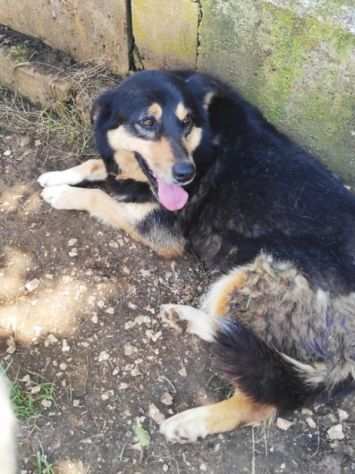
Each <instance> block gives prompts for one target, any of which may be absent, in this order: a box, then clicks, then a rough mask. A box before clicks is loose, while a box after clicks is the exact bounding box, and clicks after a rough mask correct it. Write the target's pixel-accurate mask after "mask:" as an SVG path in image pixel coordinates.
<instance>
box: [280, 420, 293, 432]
mask: <svg viewBox="0 0 355 474" xmlns="http://www.w3.org/2000/svg"><path fill="white" fill-rule="evenodd" d="M292 425H293V423H292V421H289V420H286V419H285V418H280V417H279V418H278V419H277V420H276V426H277V427H278V429H279V430H282V431H287V430H288V429H289V428H291V426H292Z"/></svg>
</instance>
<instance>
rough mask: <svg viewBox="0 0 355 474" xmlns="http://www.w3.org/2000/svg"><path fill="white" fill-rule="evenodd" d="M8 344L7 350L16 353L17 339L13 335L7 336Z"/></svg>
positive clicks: (9, 352)
mask: <svg viewBox="0 0 355 474" xmlns="http://www.w3.org/2000/svg"><path fill="white" fill-rule="evenodd" d="M6 345H7V348H6V352H7V353H8V354H14V353H15V352H16V341H15V338H14V337H13V336H10V337H9V338H7V340H6Z"/></svg>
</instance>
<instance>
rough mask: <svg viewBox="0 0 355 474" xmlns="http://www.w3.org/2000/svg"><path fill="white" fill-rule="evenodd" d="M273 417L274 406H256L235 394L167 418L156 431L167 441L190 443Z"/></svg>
mask: <svg viewBox="0 0 355 474" xmlns="http://www.w3.org/2000/svg"><path fill="white" fill-rule="evenodd" d="M274 414H275V408H274V407H272V406H267V405H262V404H259V403H257V402H255V401H253V400H251V399H250V398H249V397H247V396H246V395H244V394H243V393H241V392H239V391H237V392H236V393H235V394H234V395H233V396H232V397H231V398H229V399H228V400H224V401H222V402H219V403H215V404H213V405H207V406H205V407H198V408H192V409H191V410H186V411H183V412H182V413H178V414H177V415H175V416H173V417H171V418H168V419H167V420H165V421H164V422H163V423H162V424H161V427H160V431H161V433H162V434H163V435H164V436H165V437H166V438H167V440H168V441H171V442H175V443H186V442H194V441H196V440H197V439H198V438H205V437H206V436H207V435H210V434H216V433H223V432H225V431H231V430H233V429H235V428H237V427H238V426H240V425H254V424H260V423H261V422H263V421H266V420H268V419H270V418H271V417H273V416H274Z"/></svg>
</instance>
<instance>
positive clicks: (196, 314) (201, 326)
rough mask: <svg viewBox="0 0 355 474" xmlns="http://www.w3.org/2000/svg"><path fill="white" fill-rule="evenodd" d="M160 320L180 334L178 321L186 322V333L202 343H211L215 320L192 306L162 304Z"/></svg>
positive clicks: (214, 330)
mask: <svg viewBox="0 0 355 474" xmlns="http://www.w3.org/2000/svg"><path fill="white" fill-rule="evenodd" d="M159 316H160V318H161V319H162V321H163V322H165V323H166V324H167V325H169V326H170V327H172V328H174V329H176V330H178V331H179V332H182V330H181V327H180V326H179V324H178V323H179V322H180V321H187V328H186V332H188V333H190V334H195V335H196V336H198V337H200V338H201V339H203V340H204V341H207V342H213V341H214V335H215V332H216V318H215V317H213V316H211V315H210V314H206V313H204V312H203V311H200V310H199V309H196V308H193V307H192V306H185V305H181V304H164V305H162V306H161V307H160V314H159Z"/></svg>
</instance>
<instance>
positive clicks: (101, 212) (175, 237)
mask: <svg viewBox="0 0 355 474" xmlns="http://www.w3.org/2000/svg"><path fill="white" fill-rule="evenodd" d="M41 195H42V197H43V199H44V200H45V201H46V202H48V203H49V204H50V205H51V206H52V207H54V208H55V209H67V210H78V211H87V212H88V213H89V214H90V215H91V216H93V217H96V218H97V219H99V220H100V221H102V222H104V223H105V224H108V225H111V226H113V227H116V228H118V229H121V230H124V231H125V232H126V233H127V234H129V235H130V236H131V237H132V238H134V239H135V240H138V241H140V242H142V243H144V244H145V245H147V246H148V247H150V248H152V249H153V250H154V251H155V252H156V253H158V254H159V255H161V256H163V257H167V258H173V257H176V256H179V255H181V254H182V253H183V251H184V239H183V238H182V236H180V235H179V234H177V233H176V232H173V231H172V230H170V229H169V228H167V227H164V226H162V225H161V224H160V220H159V216H157V218H155V213H156V212H159V209H160V207H159V205H158V203H154V202H143V203H133V202H128V203H127V202H120V201H116V200H115V199H113V198H112V197H110V196H109V195H108V194H106V193H105V192H104V191H102V190H100V189H86V188H77V187H72V186H67V185H63V186H52V187H47V188H45V189H44V190H43V191H42V194H41ZM148 220H149V225H144V223H145V222H148Z"/></svg>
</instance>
